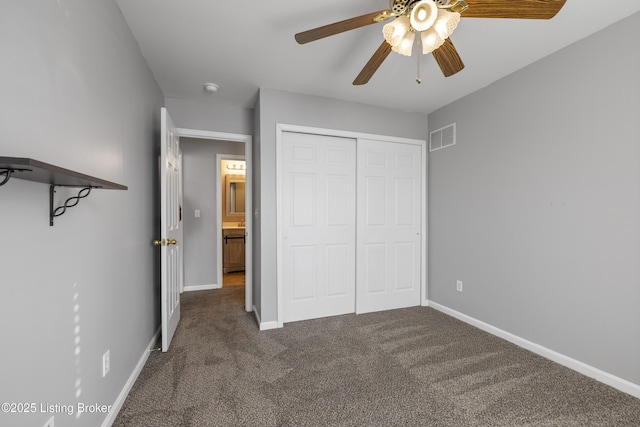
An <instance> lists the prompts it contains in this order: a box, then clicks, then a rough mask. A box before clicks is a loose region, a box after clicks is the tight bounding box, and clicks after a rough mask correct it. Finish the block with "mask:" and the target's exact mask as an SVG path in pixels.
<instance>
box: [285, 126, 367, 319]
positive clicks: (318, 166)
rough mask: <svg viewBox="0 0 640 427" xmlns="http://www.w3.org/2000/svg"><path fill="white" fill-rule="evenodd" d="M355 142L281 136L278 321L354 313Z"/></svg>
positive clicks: (301, 136)
mask: <svg viewBox="0 0 640 427" xmlns="http://www.w3.org/2000/svg"><path fill="white" fill-rule="evenodd" d="M355 157H356V141H355V140H354V139H350V138H339V137H331V136H324V135H312V134H304V133H296V132H283V135H282V149H281V156H280V160H281V163H282V164H281V165H279V167H281V168H282V169H281V186H280V189H281V199H280V200H281V215H282V218H281V219H280V221H279V222H280V224H281V225H282V234H281V235H282V257H283V260H282V261H283V262H282V266H283V272H282V281H283V286H282V289H283V309H284V310H283V321H284V322H292V321H297V320H304V319H313V318H319V317H325V316H333V315H339V314H345V313H353V312H354V311H355V231H356V230H355V220H356V213H355V207H356V204H355V190H356V183H355V164H356V159H355Z"/></svg>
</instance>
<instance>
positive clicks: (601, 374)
mask: <svg viewBox="0 0 640 427" xmlns="http://www.w3.org/2000/svg"><path fill="white" fill-rule="evenodd" d="M429 307H432V308H434V309H436V310H438V311H441V312H443V313H445V314H448V315H449V316H451V317H455V318H456V319H458V320H461V321H463V322H465V323H468V324H469V325H472V326H475V327H476V328H478V329H482V330H483V331H485V332H488V333H490V334H492V335H495V336H497V337H500V338H502V339H504V340H507V341H509V342H511V343H513V344H515V345H517V346H519V347H522V348H524V349H527V350H529V351H531V352H533V353H536V354H538V355H540V356H542V357H545V358H547V359H549V360H552V361H554V362H556V363H559V364H560V365H562V366H566V367H567V368H569V369H573V370H574V371H577V372H579V373H581V374H583V375H586V376H588V377H591V378H593V379H595V380H597V381H600V382H601V383H604V384H607V385H609V386H611V387H614V388H616V389H618V390H620V391H622V392H625V393H627V394H630V395H631V396H634V397H637V398H639V399H640V385H638V384H634V383H632V382H630V381H627V380H625V379H622V378H620V377H616V376H615V375H612V374H610V373H608V372H605V371H602V370H600V369H598V368H594V367H593V366H591V365H587V364H586V363H583V362H580V361H579V360H576V359H573V358H571V357H569V356H565V355H564V354H561V353H558V352H557V351H554V350H551V349H549V348H546V347H543V346H541V345H540V344H536V343H534V342H531V341H529V340H526V339H524V338H521V337H519V336H517V335H514V334H512V333H510V332H507V331H504V330H502V329H499V328H496V327H495V326H492V325H490V324H488V323H485V322H483V321H481V320H478V319H475V318H473V317H471V316H467V315H466V314H463V313H460V312H459V311H456V310H453V309H451V308H449V307H446V306H443V305H441V304H438V303H436V302H433V301H429Z"/></svg>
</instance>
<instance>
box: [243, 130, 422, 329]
mask: <svg viewBox="0 0 640 427" xmlns="http://www.w3.org/2000/svg"><path fill="white" fill-rule="evenodd" d="M283 132H297V133H310V134H315V135H326V136H338V137H344V138H353V139H356V140H358V139H370V140H375V141H387V142H396V143H401V144H414V145H420V146H421V147H422V160H423V163H422V164H423V167H422V175H423V183H424V185H423V186H422V218H421V229H422V230H421V233H420V235H421V236H422V241H421V247H422V251H423V252H422V253H423V255H422V257H421V265H420V269H421V278H420V282H421V292H420V294H421V302H422V305H423V306H427V305H428V301H429V296H428V293H427V292H428V286H427V277H428V272H427V268H428V262H427V259H428V253H427V232H428V229H427V226H428V218H427V213H428V211H427V187H428V182H427V176H428V175H427V141H426V140H425V139H412V138H402V137H397V136H388V135H375V134H368V133H361V132H352V131H344V130H335V129H325V128H317V127H310V126H300V125H290V124H285V123H276V218H277V219H276V236H277V238H276V257H277V263H276V302H277V323H278V327H279V328H281V327H282V326H283V325H284V322H283V319H284V313H283V306H284V300H283V294H284V290H283V274H282V272H283V270H282V269H283V265H282V259H283V258H282V243H281V242H282V224H281V223H280V221H281V218H282V215H281V214H280V213H281V211H282V191H280V188H281V185H282V176H281V172H280V171H281V167H280V165H279V163H281V162H282V158H281V156H282V133H283ZM425 132H426V131H425ZM247 169H248V166H247Z"/></svg>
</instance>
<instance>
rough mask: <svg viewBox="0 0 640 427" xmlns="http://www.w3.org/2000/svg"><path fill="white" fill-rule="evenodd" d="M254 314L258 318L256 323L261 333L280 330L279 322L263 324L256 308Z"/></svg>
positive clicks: (254, 307)
mask: <svg viewBox="0 0 640 427" xmlns="http://www.w3.org/2000/svg"><path fill="white" fill-rule="evenodd" d="M253 314H254V315H255V316H256V321H257V322H258V326H259V327H260V330H261V331H268V330H269V329H278V322H262V321H261V320H260V313H259V312H258V309H257V308H256V306H255V305H254V306H253Z"/></svg>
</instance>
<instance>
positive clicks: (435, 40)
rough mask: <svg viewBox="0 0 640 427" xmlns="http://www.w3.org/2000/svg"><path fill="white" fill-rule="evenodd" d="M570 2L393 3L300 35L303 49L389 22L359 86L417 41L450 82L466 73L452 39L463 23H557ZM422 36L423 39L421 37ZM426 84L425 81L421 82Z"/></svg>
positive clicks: (449, 0) (448, 0) (472, 0)
mask: <svg viewBox="0 0 640 427" xmlns="http://www.w3.org/2000/svg"><path fill="white" fill-rule="evenodd" d="M565 2H566V0H389V8H390V9H384V10H380V11H377V12H373V13H368V14H366V15H362V16H357V17H355V18H350V19H346V20H344V21H340V22H335V23H333V24H329V25H324V26H322V27H318V28H314V29H312V30H308V31H304V32H302V33H298V34H296V35H295V38H296V41H297V42H298V43H299V44H305V43H309V42H312V41H315V40H319V39H322V38H325V37H329V36H333V35H335V34H340V33H343V32H345V31H349V30H354V29H356V28H360V27H364V26H366V25H370V24H375V23H378V22H383V21H387V20H389V19H391V18H395V19H394V20H393V21H391V22H389V23H387V24H386V25H385V26H384V27H383V30H382V33H383V35H384V38H385V40H384V41H383V42H382V44H381V45H380V47H379V48H378V49H377V50H376V51H375V53H374V54H373V56H372V57H371V59H370V60H369V62H367V64H366V65H365V66H364V68H363V69H362V71H360V74H358V76H357V77H356V79H355V80H354V81H353V84H354V85H363V84H365V83H367V82H368V81H369V80H370V79H371V77H372V76H373V75H374V73H375V72H376V71H377V70H378V68H379V67H380V65H381V64H382V63H383V62H384V60H385V59H386V58H387V56H389V54H390V53H391V51H395V52H397V53H400V54H401V55H406V56H411V52H412V49H413V46H414V44H415V40H416V39H417V40H418V41H417V44H418V45H421V46H422V53H424V54H427V53H432V54H433V57H434V58H435V59H436V62H437V63H438V66H439V67H440V70H442V73H443V74H444V76H445V77H449V76H452V75H454V74H455V73H457V72H459V71H460V70H462V69H463V68H464V64H463V63H462V60H461V59H460V55H458V52H457V51H456V48H455V46H454V45H453V43H452V42H451V40H450V39H449V36H450V35H451V33H452V32H453V30H455V28H456V27H457V25H458V22H459V21H460V18H461V17H463V18H519V19H551V18H553V17H554V16H555V15H556V14H557V13H558V12H559V11H560V9H562V6H564V4H565ZM416 35H419V36H418V37H416ZM417 80H418V82H420V80H419V78H418V79H417Z"/></svg>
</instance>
